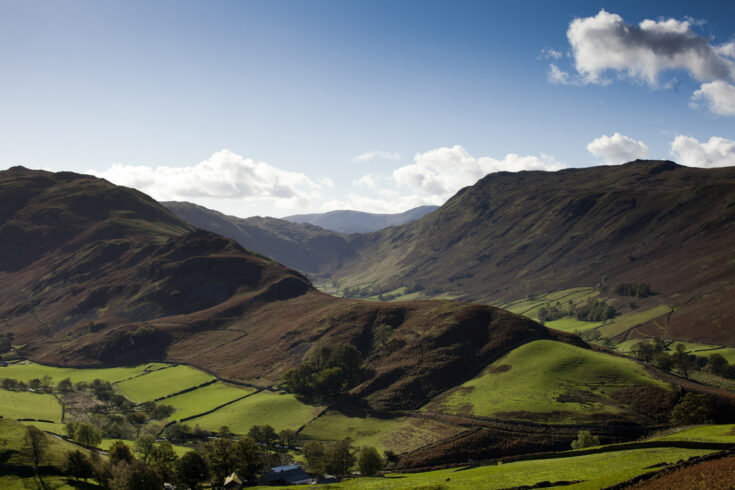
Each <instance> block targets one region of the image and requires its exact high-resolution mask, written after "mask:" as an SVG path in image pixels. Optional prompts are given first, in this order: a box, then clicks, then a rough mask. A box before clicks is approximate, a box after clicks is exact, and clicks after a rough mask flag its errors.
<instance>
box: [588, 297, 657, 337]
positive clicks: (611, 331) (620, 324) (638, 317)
mask: <svg viewBox="0 0 735 490" xmlns="http://www.w3.org/2000/svg"><path fill="white" fill-rule="evenodd" d="M670 311H671V308H669V307H668V306H666V305H658V306H654V307H653V308H648V309H646V310H642V311H638V310H636V311H634V312H629V313H626V314H624V315H621V316H619V317H616V318H615V319H613V320H612V321H609V322H608V323H606V324H605V325H603V326H601V327H600V328H599V330H600V333H601V334H602V336H603V337H608V338H612V337H615V336H617V335H620V334H621V333H624V332H625V331H627V330H630V329H631V328H633V327H635V326H637V325H641V324H643V323H646V322H649V321H651V320H655V319H656V318H659V317H662V316H664V315H666V314H668V313H669V312H670Z"/></svg>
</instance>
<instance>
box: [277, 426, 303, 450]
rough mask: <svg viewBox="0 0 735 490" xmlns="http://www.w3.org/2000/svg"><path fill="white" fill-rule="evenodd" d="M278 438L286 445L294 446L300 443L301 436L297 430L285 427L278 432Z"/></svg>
mask: <svg viewBox="0 0 735 490" xmlns="http://www.w3.org/2000/svg"><path fill="white" fill-rule="evenodd" d="M278 440H279V442H280V443H281V445H283V446H285V447H293V446H298V445H299V443H300V442H301V436H300V435H299V433H298V432H296V431H295V430H291V429H284V430H282V431H281V432H279V433H278Z"/></svg>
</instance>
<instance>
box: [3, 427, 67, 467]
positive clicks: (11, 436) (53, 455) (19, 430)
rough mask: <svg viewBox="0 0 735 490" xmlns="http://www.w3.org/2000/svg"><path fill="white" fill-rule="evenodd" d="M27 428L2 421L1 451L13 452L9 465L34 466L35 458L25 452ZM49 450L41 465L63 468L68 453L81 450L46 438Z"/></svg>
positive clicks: (49, 437) (60, 441) (54, 439)
mask: <svg viewBox="0 0 735 490" xmlns="http://www.w3.org/2000/svg"><path fill="white" fill-rule="evenodd" d="M25 434H26V426H25V425H24V424H23V423H21V422H16V421H15V420H10V419H0V448H1V449H0V451H12V454H10V457H9V458H8V459H7V461H6V462H7V463H9V464H13V465H28V466H31V465H33V457H32V456H31V455H30V454H28V453H27V452H25V451H22V449H23V447H24V446H25ZM46 439H47V440H48V449H47V450H46V453H45V454H46V455H45V456H44V457H43V458H42V459H41V465H43V466H45V465H51V466H56V467H61V465H62V464H63V461H64V458H65V457H66V453H67V452H68V451H72V450H74V449H79V447H78V446H75V445H74V444H71V443H69V442H66V441H63V440H61V439H57V438H55V437H51V436H46Z"/></svg>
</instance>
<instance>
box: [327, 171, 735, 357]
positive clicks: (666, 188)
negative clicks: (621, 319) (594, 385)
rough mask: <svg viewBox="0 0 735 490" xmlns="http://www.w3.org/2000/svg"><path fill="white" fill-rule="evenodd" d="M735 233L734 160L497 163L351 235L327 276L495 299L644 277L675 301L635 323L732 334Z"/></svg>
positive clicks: (369, 290) (354, 291)
mask: <svg viewBox="0 0 735 490" xmlns="http://www.w3.org/2000/svg"><path fill="white" fill-rule="evenodd" d="M733 243H735V168H733V167H729V168H718V169H699V168H689V167H683V166H680V165H677V164H675V163H673V162H668V161H635V162H631V163H628V164H625V165H619V166H609V167H604V166H603V167H591V168H582V169H568V170H562V171H558V172H518V173H509V172H499V173H494V174H490V175H488V176H486V177H484V178H483V179H481V180H480V181H479V182H477V183H476V184H475V185H473V186H470V187H467V188H464V189H462V190H461V191H459V192H458V193H457V194H456V195H455V196H454V197H452V198H451V199H450V200H449V201H448V202H447V203H446V204H444V205H443V206H442V207H441V208H439V209H438V210H436V211H434V212H433V213H430V214H429V215H427V216H425V217H423V218H422V219H419V220H416V221H414V222H412V223H408V224H405V225H401V226H396V227H392V228H388V229H385V230H381V231H378V232H375V233H370V234H361V235H353V236H351V237H350V244H351V245H352V247H353V248H354V250H355V251H356V252H357V253H356V254H355V255H354V256H353V257H352V258H351V259H349V260H348V261H346V262H345V263H344V265H343V266H342V267H340V268H339V269H338V270H336V271H335V272H334V273H333V274H331V275H330V276H329V277H328V278H326V279H325V280H328V281H329V282H333V283H336V284H337V285H338V287H339V288H341V290H342V291H345V290H346V291H347V292H348V293H349V295H353V296H360V295H364V296H372V295H375V294H378V293H384V294H388V293H391V292H392V291H395V290H399V288H401V287H415V286H417V285H418V286H420V287H421V288H423V290H424V291H425V295H427V296H435V295H438V294H442V293H444V294H450V295H453V296H454V297H459V298H463V299H467V300H472V301H482V302H489V303H492V304H501V303H503V302H507V301H510V300H513V299H516V298H523V297H532V296H534V295H537V294H541V293H546V292H549V291H557V290H562V289H566V288H572V287H578V286H588V287H589V286H593V287H594V286H595V285H596V284H598V283H600V282H601V281H602V280H603V278H606V281H607V283H608V284H610V285H611V286H614V285H615V284H618V283H621V282H631V283H649V284H650V285H651V288H652V289H653V291H654V292H655V293H657V295H656V300H655V301H654V302H655V303H657V304H659V305H669V306H670V309H671V310H673V312H672V314H671V315H669V316H668V317H667V318H662V320H661V322H659V324H658V325H653V324H650V323H649V324H647V325H646V326H644V327H643V328H641V329H640V332H641V334H647V335H653V334H655V335H660V336H667V337H670V338H681V339H689V340H693V341H700V342H703V343H706V342H710V343H715V344H724V345H733V342H735V340H733V339H735V337H733V331H732V329H731V328H729V327H727V324H728V321H727V319H728V318H732V315H733V314H735V287H733V285H735V261H734V260H733V256H734V255H733V252H734V251H735V250H734V249H733ZM652 306H655V305H652Z"/></svg>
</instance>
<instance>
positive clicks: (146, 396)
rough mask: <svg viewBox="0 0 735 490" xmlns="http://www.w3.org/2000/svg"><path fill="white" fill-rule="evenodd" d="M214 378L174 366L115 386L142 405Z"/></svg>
mask: <svg viewBox="0 0 735 490" xmlns="http://www.w3.org/2000/svg"><path fill="white" fill-rule="evenodd" d="M213 379H215V378H214V376H212V375H210V374H207V373H205V372H204V371H200V370H198V369H195V368H193V367H189V366H183V365H182V366H173V367H169V368H166V369H161V370H158V371H153V372H151V373H148V374H145V375H144V376H138V377H137V378H133V379H129V380H127V381H122V382H120V383H117V384H116V385H115V386H117V388H118V389H119V390H120V391H121V392H122V394H123V395H125V397H127V398H129V399H130V400H132V401H134V402H137V403H141V402H145V401H150V400H154V399H156V398H160V397H163V396H168V395H172V394H174V393H178V392H179V391H183V390H185V389H187V388H192V387H194V386H198V385H200V384H202V383H206V382H207V381H212V380H213Z"/></svg>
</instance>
